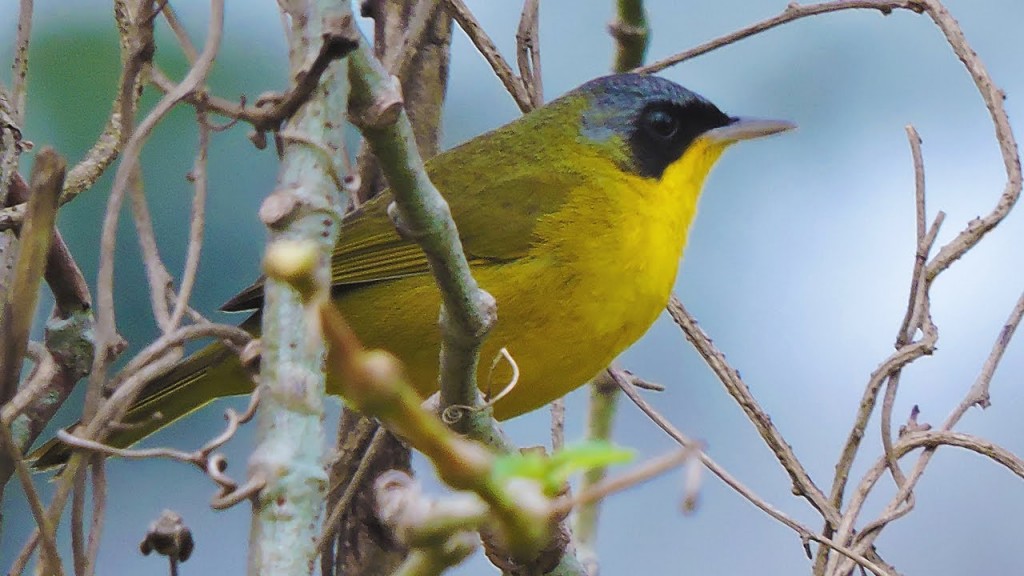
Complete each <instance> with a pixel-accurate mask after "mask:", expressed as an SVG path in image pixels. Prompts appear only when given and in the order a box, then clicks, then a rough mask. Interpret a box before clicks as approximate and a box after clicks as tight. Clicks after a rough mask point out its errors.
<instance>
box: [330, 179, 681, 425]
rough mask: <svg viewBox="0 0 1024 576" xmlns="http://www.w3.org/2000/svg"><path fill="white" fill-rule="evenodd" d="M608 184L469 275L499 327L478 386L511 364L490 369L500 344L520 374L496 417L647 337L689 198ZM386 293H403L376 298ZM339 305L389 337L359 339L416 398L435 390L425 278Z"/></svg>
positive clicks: (364, 291)
mask: <svg viewBox="0 0 1024 576" xmlns="http://www.w3.org/2000/svg"><path fill="white" fill-rule="evenodd" d="M605 184H608V183H607V182H606V183H605ZM616 184H617V185H618V188H612V187H609V188H608V190H607V191H606V194H604V195H601V196H602V197H599V198H597V199H596V201H601V202H603V205H602V206H600V207H597V209H595V207H593V206H572V205H570V206H568V207H567V209H566V210H563V211H561V212H559V213H558V214H556V215H552V216H550V217H548V218H546V219H545V220H544V221H543V222H541V224H540V225H539V226H538V229H537V235H538V237H539V238H541V239H542V241H539V242H537V243H536V244H535V245H534V247H533V248H532V249H531V251H530V253H529V254H528V255H527V256H525V257H523V258H520V259H518V260H516V261H514V262H509V263H506V264H491V265H482V266H477V267H475V268H474V270H473V273H474V276H475V277H476V279H477V281H478V282H479V284H480V286H481V287H482V288H483V289H485V290H487V291H488V292H490V293H491V294H492V295H493V296H494V297H495V298H496V299H497V302H498V321H497V324H496V325H495V327H494V329H493V330H492V332H491V334H490V335H489V336H488V338H487V340H486V342H485V345H484V347H483V350H482V352H481V358H480V370H479V373H478V383H479V385H480V388H481V389H482V390H483V391H484V392H485V393H488V392H489V393H491V394H497V393H498V392H500V391H501V390H502V389H504V388H505V385H506V384H507V382H508V379H509V376H510V370H509V369H508V366H507V365H506V364H505V363H504V362H500V363H499V364H498V368H497V369H495V370H494V371H493V373H491V366H492V361H493V360H494V359H495V358H496V357H497V356H498V353H499V350H500V349H501V348H502V347H504V348H507V349H508V351H509V352H510V354H511V355H512V357H513V358H514V359H515V361H516V363H517V365H518V367H519V370H520V378H519V381H518V383H517V385H516V386H515V388H514V389H513V390H512V391H511V392H510V393H509V394H508V395H507V396H506V397H505V398H504V399H503V400H501V401H500V402H499V403H498V404H497V405H496V406H495V415H496V416H497V417H498V418H499V419H505V418H510V417H513V416H517V415H519V414H522V413H524V412H528V411H530V410H533V409H536V408H539V407H541V406H543V405H544V404H547V403H548V402H551V401H552V400H554V399H555V398H558V397H560V396H563V395H564V394H566V393H568V392H569V391H571V390H573V389H575V388H577V387H578V386H580V385H582V384H584V383H586V382H587V381H588V380H589V379H591V378H592V377H593V376H594V375H596V374H597V372H598V371H600V370H601V369H603V368H604V367H606V366H607V365H608V364H609V363H610V362H611V361H612V360H613V359H614V358H615V357H616V356H618V355H619V354H620V353H621V352H622V351H623V350H625V349H626V348H627V347H628V346H630V345H631V344H632V343H633V342H635V341H636V340H637V339H639V338H640V337H641V336H642V335H643V334H644V333H645V332H646V331H647V329H648V328H649V327H650V326H651V324H652V323H653V322H654V320H655V319H656V318H657V317H658V314H659V313H660V312H661V310H662V309H663V308H664V306H665V303H666V302H667V300H668V295H669V293H670V291H671V289H672V285H673V282H674V280H675V276H676V270H677V268H678V265H679V260H680V258H681V255H682V249H683V245H684V243H685V234H686V228H687V227H688V226H689V223H690V221H691V219H692V217H693V213H694V209H695V204H696V195H693V196H692V198H680V196H679V194H677V193H676V192H674V191H670V190H662V189H661V188H662V187H659V186H657V185H656V183H654V182H652V181H644V180H640V179H639V178H632V177H625V176H624V177H622V180H621V182H617V183H616ZM652 195H666V196H668V195H671V196H672V197H671V198H668V197H666V198H652V197H651V196H652ZM574 196H575V197H576V198H582V197H587V198H590V199H591V201H595V199H594V195H583V194H580V195H574ZM570 204H571V201H570ZM651 208H653V209H651ZM580 215H588V216H586V217H587V220H586V221H583V220H581V217H580ZM386 293H390V294H395V293H399V294H401V295H402V296H401V297H400V298H394V297H393V296H392V297H390V298H387V299H385V294H386ZM338 305H339V307H340V308H341V310H342V312H343V313H344V314H345V316H346V317H347V318H348V319H349V321H350V322H351V323H352V326H353V328H354V329H355V331H356V333H357V334H376V335H386V336H384V337H381V336H378V338H382V339H381V341H372V340H371V341H366V342H365V344H366V345H367V346H371V347H380V348H384V349H386V350H389V351H391V352H392V353H394V354H395V355H396V356H398V358H400V359H401V360H402V361H403V363H404V364H405V365H406V368H407V371H408V375H409V378H410V379H411V380H412V383H413V384H414V385H415V386H416V388H417V390H418V391H419V392H420V393H421V394H423V395H424V396H426V395H429V394H431V393H433V392H434V391H435V390H436V389H437V378H438V376H437V374H438V350H439V338H440V337H439V333H438V328H437V315H438V310H439V305H440V302H439V297H438V293H437V288H436V287H435V285H434V283H433V280H432V278H430V277H429V276H417V277H410V278H403V279H398V280H392V281H388V282H385V283H381V284H377V285H370V286H367V287H364V288H359V289H356V290H352V291H350V292H347V293H345V294H344V295H342V297H341V298H340V300H339V301H338ZM328 386H329V387H331V386H332V383H331V382H329V383H328Z"/></svg>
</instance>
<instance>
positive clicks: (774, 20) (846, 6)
mask: <svg viewBox="0 0 1024 576" xmlns="http://www.w3.org/2000/svg"><path fill="white" fill-rule="evenodd" d="M923 4H924V3H923V2H922V0H830V1H828V2H819V3H817V4H797V3H796V2H790V3H789V4H788V5H787V6H786V9H785V10H783V11H782V13H781V14H779V15H778V16H773V17H771V18H768V19H766V20H762V21H760V22H757V23H755V24H751V25H750V26H747V27H746V28H742V29H740V30H737V31H735V32H731V33H729V34H726V35H724V36H719V37H718V38H715V39H714V40H711V41H708V42H705V43H704V44H701V45H699V46H695V47H693V48H690V49H689V50H686V51H683V52H680V53H678V54H673V55H672V56H668V57H667V58H662V59H661V60H657V61H655V62H652V63H651V64H648V65H646V66H640V67H639V68H634V69H633V72H637V73H640V74H651V73H654V72H658V71H660V70H664V69H665V68H668V67H669V66H674V65H676V64H679V63H680V62H685V61H687V60H691V59H693V58H696V57H697V56H701V55H702V54H707V53H708V52H711V51H713V50H717V49H719V48H721V47H723V46H728V45H730V44H735V43H736V42H739V41H740V40H743V39H744V38H749V37H751V36H754V35H756V34H760V33H761V32H764V31H766V30H771V29H772V28H775V27H777V26H782V25H783V24H787V23H789V22H793V21H794V20H800V19H801V18H807V17H808V16H816V15H818V14H826V13H828V12H840V11H843V10H877V11H879V12H881V13H882V14H886V15H887V14H890V13H891V12H892V11H893V10H897V9H902V10H910V11H911V12H917V13H919V14H920V13H921V12H923V11H924V6H923Z"/></svg>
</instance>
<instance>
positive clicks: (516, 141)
mask: <svg viewBox="0 0 1024 576" xmlns="http://www.w3.org/2000/svg"><path fill="white" fill-rule="evenodd" d="M790 128H793V124H790V123H788V122H782V121H774V120H752V119H745V118H737V117H734V116H729V115H727V114H725V113H723V112H722V111H720V110H719V109H718V108H717V107H715V105H714V104H712V103H710V102H708V101H707V100H705V99H704V98H702V97H701V96H699V95H697V94H695V93H693V92H691V91H689V90H687V89H686V88H683V87H682V86H679V85H677V84H675V83H673V82H670V81H668V80H665V79H663V78H659V77H656V76H646V75H638V74H620V75H614V76H607V77H603V78H598V79H596V80H592V81H590V82H587V83H586V84H584V85H582V86H580V87H579V88H576V89H575V90H573V91H571V92H569V93H568V94H566V95H564V96H562V97H561V98H559V99H557V100H555V101H553V102H551V103H549V104H547V105H546V106H544V107H542V108H539V109H537V110H535V111H533V112H531V113H530V114H527V115H525V116H523V117H522V118H520V119H518V120H516V121H514V122H512V123H510V124H508V125H506V126H503V127H501V128H498V129H497V130H494V131H492V132H489V133H487V134H484V135H482V136H479V137H477V138H474V139H473V140H470V141H469V142H467V143H465V144H462V145H461V146H458V147H456V148H453V149H451V150H449V151H447V152H445V153H443V154H440V155H438V156H437V157H435V158H433V159H432V160H430V161H429V162H428V163H427V171H428V173H429V175H430V179H431V180H432V181H433V182H434V184H435V185H436V186H437V188H438V189H439V190H440V191H441V192H442V194H444V195H445V198H446V199H447V200H448V203H449V205H450V206H451V211H452V216H453V217H454V219H455V222H456V224H457V225H458V229H459V235H460V237H461V239H462V243H463V246H464V248H465V252H466V256H467V258H468V259H469V263H470V266H471V268H472V271H473V275H474V276H475V277H476V279H477V281H478V282H479V284H480V286H481V287H482V288H483V289H484V290H487V291H488V292H490V293H491V294H492V295H493V296H494V297H495V298H496V299H497V302H498V321H497V323H496V325H495V326H494V328H493V330H492V331H491V334H490V335H489V336H488V338H487V340H486V342H485V344H484V347H483V351H482V353H481V362H480V365H481V369H480V373H479V380H478V381H479V382H480V385H481V387H487V386H488V383H491V385H492V386H493V387H495V388H497V389H496V390H485V392H497V391H498V389H500V388H501V387H503V386H504V384H503V383H504V382H505V379H506V378H507V374H505V373H502V372H501V371H497V372H495V373H494V374H489V371H490V367H491V360H492V359H493V358H495V357H496V355H497V354H498V353H499V350H500V349H501V348H503V347H504V348H507V349H508V351H509V353H510V354H511V356H512V357H513V358H514V359H515V362H516V363H517V364H518V366H519V369H520V379H519V381H518V383H517V384H516V386H515V387H514V388H513V389H512V390H511V391H510V392H509V393H508V395H507V396H505V397H503V398H502V399H501V400H500V401H498V402H497V403H496V405H495V406H494V411H495V416H496V417H497V418H499V419H505V418H511V417H513V416H517V415H519V414H522V413H524V412H529V411H531V410H534V409H536V408H539V407H541V406H543V405H545V404H547V403H548V402H550V401H552V400H554V399H556V398H559V397H560V396H562V395H564V394H566V393H567V392H569V391H571V390H573V389H575V388H577V387H579V386H580V385H582V384H584V383H586V382H587V381H588V380H590V379H591V378H592V377H593V376H595V375H596V374H597V373H598V372H599V371H600V370H601V369H603V368H604V367H606V366H607V365H608V364H609V363H610V362H611V361H612V360H613V359H614V358H615V357H616V356H618V355H619V354H620V353H621V352H622V351H623V350H625V349H626V348H627V347H629V346H630V345H631V344H632V343H633V342H635V341H636V340H637V339H639V338H640V337H641V336H642V335H643V334H644V332H646V331H647V329H648V328H649V327H650V326H651V324H652V323H653V322H654V320H655V319H656V318H657V317H658V315H659V314H660V313H661V311H662V309H663V308H664V307H665V304H666V303H667V302H668V298H669V293H670V291H671V289H672V286H673V283H674V282H675V278H676V272H677V270H678V268H679V262H680V259H681V258H682V255H683V247H684V246H685V245H686V236H687V230H688V229H689V227H690V223H691V222H692V221H693V217H694V215H695V213H696V210H697V200H698V198H699V196H700V192H701V188H702V186H703V183H704V179H705V177H706V176H707V174H708V172H709V171H710V170H711V167H712V166H713V165H714V163H715V162H716V161H717V160H718V158H719V156H720V155H721V154H722V152H723V151H724V150H725V149H726V148H727V147H728V146H729V145H731V144H733V143H734V142H737V141H740V140H747V139H751V138H757V137H760V136H766V135H770V134H775V133H777V132H782V131H784V130H788V129H790ZM389 202H391V197H390V194H389V193H387V192H385V193H383V194H382V195H380V196H378V197H377V198H375V199H374V200H371V201H370V202H368V203H366V204H365V205H363V206H361V207H360V208H359V209H358V210H356V211H354V212H352V213H350V214H348V215H347V216H345V218H344V220H343V223H342V228H341V233H340V237H339V239H338V244H337V246H336V247H335V249H334V256H333V258H332V262H331V265H332V283H333V294H334V303H335V305H337V306H338V307H339V308H340V309H341V311H342V312H343V314H344V315H345V317H346V319H347V320H348V321H349V323H350V324H351V326H352V328H353V329H354V331H355V333H356V334H357V335H358V336H359V337H360V339H361V340H362V341H363V342H364V344H365V345H366V346H368V347H375V348H383V349H386V350H389V351H390V352H392V353H394V354H395V355H396V356H397V357H398V358H399V359H400V360H401V361H402V362H403V363H404V364H405V366H406V372H407V374H408V375H409V377H410V379H411V380H412V383H413V385H415V386H416V388H417V390H418V391H419V392H420V394H422V395H423V396H424V397H425V396H427V395H429V394H431V393H433V392H434V391H435V390H436V389H437V381H438V350H439V346H440V335H439V331H438V327H437V314H438V310H439V307H440V299H439V294H438V289H437V287H436V286H435V284H434V281H433V278H432V277H431V275H430V272H429V270H428V268H427V261H426V259H425V257H424V255H423V253H422V251H421V250H420V248H419V246H417V245H416V244H415V243H414V242H413V241H411V240H408V239H406V238H403V237H402V236H400V235H399V234H398V233H397V232H396V231H395V229H394V227H393V225H392V222H391V220H390V219H389V217H388V215H387V205H388V203H389ZM262 297H263V290H262V285H261V284H259V283H258V284H256V285H254V286H252V287H250V288H248V289H247V290H245V291H243V292H242V293H241V294H239V295H238V296H236V297H235V298H233V299H232V300H231V301H230V302H228V303H227V304H226V305H225V306H224V309H225V310H229V311H242V310H253V309H258V308H259V306H260V305H261V303H262ZM243 327H245V328H246V329H247V330H250V331H252V332H254V333H256V332H258V329H259V313H258V312H257V313H256V314H254V315H253V316H251V317H250V318H249V320H247V321H246V322H245V323H243ZM251 387H252V385H251V383H250V379H249V377H248V375H247V374H246V373H245V372H244V371H243V369H242V367H241V365H240V363H239V361H238V358H237V357H236V356H235V354H234V353H232V352H231V351H229V350H228V349H227V348H226V347H225V346H224V345H222V344H220V343H215V344H211V345H210V346H208V347H207V348H205V349H203V350H201V351H200V352H198V353H196V354H195V355H193V356H191V357H189V358H187V359H185V360H183V361H182V362H181V363H180V364H179V365H178V366H176V367H175V368H173V369H171V370H170V371H169V372H168V373H167V374H165V375H163V376H161V377H159V378H158V379H156V380H154V381H153V382H152V383H151V384H150V385H149V386H148V387H147V388H146V390H145V392H144V393H143V394H142V397H141V398H140V399H139V401H138V402H137V403H136V404H135V405H134V406H132V408H131V410H130V411H129V412H128V416H127V419H126V421H127V422H131V423H136V426H134V427H131V428H127V429H125V430H124V431H119V432H117V433H115V434H114V435H113V436H112V437H111V438H110V439H109V442H110V443H111V444H113V445H115V446H128V445H130V444H133V443H135V442H136V441H138V440H140V439H142V438H144V437H145V436H148V435H149V434H151V433H153V432H154V431H156V430H157V429H159V428H162V427H163V426H166V425H167V424H170V423H171V422H173V421H175V420H177V419H179V418H181V417H182V416H185V415H186V414H189V413H190V412H192V411H194V410H196V409H198V408H199V407H201V406H203V405H205V404H207V403H209V402H210V401H211V400H214V399H216V398H219V397H223V396H229V395H236V394H244V393H248V392H249V391H250V390H251ZM338 387H339V386H338V383H337V381H336V380H334V379H333V378H332V377H331V375H330V374H329V375H328V380H327V390H328V392H331V391H336V390H337V389H338ZM158 412H159V413H160V415H161V418H153V415H154V414H156V413H158ZM66 456H67V452H66V449H65V448H64V447H62V446H52V447H51V448H49V449H48V450H45V451H44V453H43V455H42V456H41V457H40V458H39V459H38V460H37V462H36V465H37V466H38V467H47V466H51V465H55V464H58V463H60V462H62V461H63V460H64V459H66Z"/></svg>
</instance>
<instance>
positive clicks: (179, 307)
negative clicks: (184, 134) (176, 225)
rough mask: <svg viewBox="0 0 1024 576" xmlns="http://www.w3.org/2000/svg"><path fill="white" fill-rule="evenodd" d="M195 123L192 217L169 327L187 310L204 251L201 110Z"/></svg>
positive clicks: (205, 147) (206, 137) (205, 134)
mask: <svg viewBox="0 0 1024 576" xmlns="http://www.w3.org/2000/svg"><path fill="white" fill-rule="evenodd" d="M196 122H197V123H198V125H199V147H198V150H197V151H196V161H195V166H194V167H193V168H192V172H191V173H190V174H189V178H190V179H191V180H192V182H193V183H194V185H195V194H193V196H192V214H191V216H190V218H189V231H188V249H187V251H186V253H185V269H184V271H183V272H182V273H181V286H180V288H179V290H178V297H177V300H175V302H174V309H173V310H172V311H171V320H170V324H171V326H177V325H178V324H180V323H181V319H182V318H183V317H184V315H185V310H186V309H187V308H188V300H189V297H190V296H191V295H192V288H193V287H194V286H195V282H196V276H197V275H198V273H199V255H200V252H201V250H202V247H203V229H204V227H205V226H206V193H207V186H208V185H209V178H208V175H207V172H206V165H207V158H208V153H209V149H210V124H209V123H208V122H207V116H206V112H205V111H204V110H203V109H202V107H197V108H196Z"/></svg>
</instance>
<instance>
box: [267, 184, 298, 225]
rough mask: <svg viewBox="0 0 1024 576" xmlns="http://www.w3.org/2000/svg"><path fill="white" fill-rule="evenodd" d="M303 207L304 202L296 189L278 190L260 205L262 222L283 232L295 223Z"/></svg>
mask: <svg viewBox="0 0 1024 576" xmlns="http://www.w3.org/2000/svg"><path fill="white" fill-rule="evenodd" d="M301 206H302V200H301V199H300V198H299V197H298V196H297V195H296V194H295V191H294V189H292V188H278V189H277V190H274V191H273V192H271V193H270V195H268V196H267V197H266V199H264V200H263V203H262V204H261V205H260V211H259V216H260V222H263V224H265V225H266V226H267V227H268V228H271V229H273V230H281V229H283V228H285V227H286V226H288V225H289V224H291V223H292V222H294V221H295V217H296V216H297V215H298V214H299V208H300V207H301Z"/></svg>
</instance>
